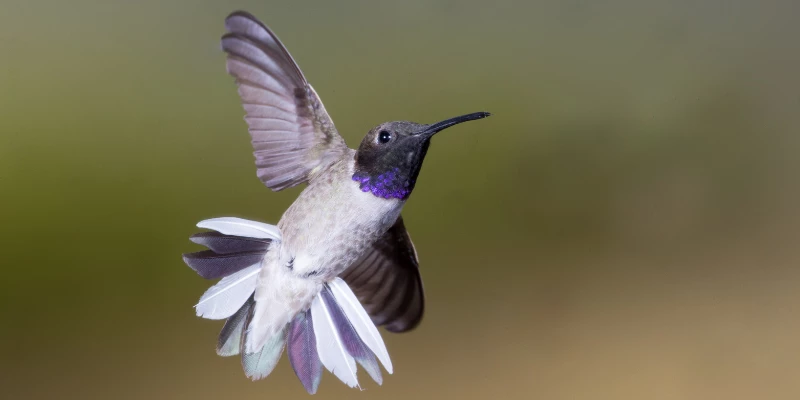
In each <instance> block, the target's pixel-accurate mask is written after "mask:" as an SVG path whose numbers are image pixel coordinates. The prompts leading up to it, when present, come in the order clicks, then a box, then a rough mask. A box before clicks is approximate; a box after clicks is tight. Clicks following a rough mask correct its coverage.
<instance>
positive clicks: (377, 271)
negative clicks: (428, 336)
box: [341, 217, 425, 332]
mask: <svg viewBox="0 0 800 400" xmlns="http://www.w3.org/2000/svg"><path fill="white" fill-rule="evenodd" d="M341 277H342V279H344V280H345V282H347V284H348V285H350V288H351V289H352V290H353V292H354V293H355V294H356V297H358V300H359V301H361V304H362V305H363V306H364V308H365V309H366V310H367V312H368V313H369V315H370V317H371V318H372V321H373V322H374V323H375V324H376V325H385V328H386V329H387V330H389V331H391V332H405V331H408V330H411V329H413V328H415V327H416V326H417V325H418V324H419V322H420V320H422V314H423V311H424V308H425V298H424V297H425V296H424V293H423V289H422V278H421V277H420V275H419V259H418V258H417V251H416V250H415V249H414V244H413V243H412V242H411V237H409V236H408V231H406V227H405V225H403V218H402V217H400V218H398V219H397V222H395V224H394V225H393V226H392V227H391V228H389V230H388V231H387V232H386V233H385V234H384V235H383V237H382V238H381V239H380V240H378V241H377V242H376V243H375V244H373V245H372V248H371V249H370V250H368V251H367V253H366V254H364V255H363V256H362V257H361V259H359V261H357V262H356V263H355V264H353V265H352V266H351V267H350V268H348V269H347V270H346V271H345V272H344V273H343V274H342V275H341Z"/></svg>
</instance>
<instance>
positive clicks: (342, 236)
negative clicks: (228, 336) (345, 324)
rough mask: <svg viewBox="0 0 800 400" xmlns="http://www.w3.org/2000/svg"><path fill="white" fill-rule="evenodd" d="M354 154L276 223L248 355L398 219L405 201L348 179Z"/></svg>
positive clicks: (260, 283)
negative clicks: (278, 239)
mask: <svg viewBox="0 0 800 400" xmlns="http://www.w3.org/2000/svg"><path fill="white" fill-rule="evenodd" d="M354 154H355V151H351V154H350V157H345V158H343V159H341V160H339V161H337V162H335V163H333V164H332V165H331V166H330V168H329V169H328V170H326V171H323V172H322V174H321V176H320V177H319V178H317V179H315V180H313V181H312V182H310V183H309V185H308V187H306V189H305V190H303V192H302V193H300V196H298V198H297V200H295V202H294V203H292V205H291V206H290V207H289V208H288V209H287V210H286V212H285V213H284V214H283V217H281V220H280V222H278V228H280V230H281V233H282V240H281V242H280V243H278V244H277V245H275V246H272V247H271V248H270V250H269V251H268V252H267V255H266V258H265V261H264V267H263V268H262V270H261V273H260V275H259V277H258V285H257V286H256V289H255V300H256V307H255V312H254V316H253V322H252V328H251V329H252V331H251V335H250V338H251V340H252V342H248V343H247V346H248V350H249V351H255V350H256V349H258V348H260V347H261V346H263V344H264V341H265V340H266V338H268V337H270V336H272V335H274V334H275V333H276V332H277V331H278V330H279V329H280V328H282V327H283V326H284V325H285V324H286V323H288V322H289V321H290V320H291V318H293V317H294V315H295V314H297V313H298V312H300V311H302V310H304V309H307V308H308V306H309V305H310V304H311V301H312V300H313V298H314V297H315V296H316V295H317V294H318V293H319V292H320V290H321V289H322V286H323V284H324V283H325V282H328V281H330V280H331V279H333V278H336V277H337V276H339V275H340V274H341V273H343V272H344V271H345V270H346V269H347V268H348V267H350V266H352V265H353V264H355V262H356V261H357V260H358V259H359V258H360V257H361V256H362V255H363V254H364V253H365V252H366V251H367V249H369V248H370V247H371V246H372V245H373V244H374V243H375V242H376V241H378V239H379V238H380V237H381V236H383V235H384V234H385V233H386V231H387V230H388V229H389V228H390V227H391V226H392V225H393V224H394V223H395V221H397V218H398V217H399V216H400V211H401V209H402V207H403V204H404V203H405V200H401V199H394V198H390V199H385V198H381V197H377V196H373V195H370V194H368V193H364V192H363V191H362V190H361V188H360V186H359V183H358V182H356V181H354V180H353V179H352V176H353V174H354V164H355V162H354V157H352V156H353V155H354Z"/></svg>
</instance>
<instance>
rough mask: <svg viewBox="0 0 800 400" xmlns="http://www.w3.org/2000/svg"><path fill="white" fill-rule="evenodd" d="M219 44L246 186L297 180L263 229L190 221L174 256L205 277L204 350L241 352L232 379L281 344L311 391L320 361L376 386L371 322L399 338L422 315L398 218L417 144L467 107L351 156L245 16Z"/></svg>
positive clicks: (394, 129)
mask: <svg viewBox="0 0 800 400" xmlns="http://www.w3.org/2000/svg"><path fill="white" fill-rule="evenodd" d="M225 28H226V30H227V33H226V34H225V35H224V36H223V37H222V48H223V50H224V51H225V52H226V53H227V55H228V57H227V68H228V72H229V73H230V74H231V75H232V76H234V77H235V78H236V84H237V85H238V92H239V96H240V98H241V101H242V105H243V107H244V110H245V112H246V116H245V121H246V122H247V125H248V131H249V133H250V137H251V142H252V145H253V149H254V155H255V159H256V167H257V175H258V177H259V179H260V180H261V181H262V182H263V183H264V184H265V185H266V186H267V187H269V188H270V189H272V190H276V191H277V190H282V189H285V188H288V187H292V186H295V185H299V184H303V183H307V184H308V186H307V187H306V188H305V190H303V192H302V193H301V194H300V196H299V197H298V198H297V200H296V201H295V202H294V203H293V204H292V205H291V206H290V207H289V208H288V209H287V210H286V212H285V213H284V214H283V217H282V218H281V219H280V221H279V222H278V225H277V226H274V225H268V224H264V223H261V222H256V221H248V220H243V219H239V218H231V217H223V218H214V219H210V220H205V221H201V222H200V223H198V224H197V226H198V227H200V228H205V229H210V230H212V232H204V233H199V234H196V235H194V236H192V238H191V240H192V241H193V242H195V243H197V244H200V245H203V246H205V247H207V248H208V249H209V250H206V251H201V252H197V253H190V254H185V255H184V261H185V262H186V263H187V264H188V265H189V267H191V268H192V269H194V270H195V271H197V273H198V274H199V275H200V276H202V277H203V278H206V279H217V278H222V279H221V280H220V281H219V282H218V283H217V284H216V285H214V286H213V287H211V288H210V289H209V290H208V291H206V293H205V294H204V295H203V296H202V297H201V299H200V302H199V303H198V304H197V306H196V309H197V315H198V316H201V317H204V318H208V319H226V320H227V321H226V322H225V326H224V327H223V329H222V331H221V332H220V335H219V340H218V344H217V353H218V354H220V355H222V356H233V355H237V354H239V355H241V357H242V367H243V369H244V371H245V374H246V375H247V376H249V377H251V378H253V379H261V378H263V377H265V376H267V375H269V374H270V372H271V371H272V369H273V368H274V367H275V365H276V364H277V363H278V360H279V359H280V356H281V354H282V353H283V351H284V349H287V351H288V353H289V354H288V356H289V361H290V362H291V365H292V368H293V369H294V371H295V373H296V374H297V377H298V378H299V379H300V381H301V382H302V384H303V386H304V387H305V389H306V390H307V391H308V392H309V393H315V392H316V390H317V387H318V386H319V382H320V379H321V376H322V367H323V366H324V367H325V368H327V369H328V370H329V371H331V372H332V373H333V374H334V375H336V376H337V377H338V378H339V379H341V380H342V381H343V382H344V383H346V384H347V385H348V386H351V387H353V386H357V385H358V379H357V377H356V363H358V364H360V365H361V366H362V367H363V368H364V369H365V370H366V371H367V373H368V374H369V375H370V377H372V378H373V379H374V380H375V381H376V382H378V383H379V384H380V383H381V382H382V381H383V378H382V376H381V370H380V367H379V365H378V361H380V363H381V364H382V365H383V366H384V368H386V370H387V371H388V372H389V373H391V372H392V364H391V360H390V359H389V354H388V352H387V351H386V347H385V345H384V343H383V340H382V339H381V337H380V334H379V333H378V330H377V327H376V326H378V325H381V326H384V327H385V328H386V329H387V330H389V331H392V332H404V331H408V330H410V329H413V328H414V327H416V326H417V324H419V322H420V320H421V319H422V315H423V310H424V296H423V289H422V280H421V278H420V275H419V263H418V258H417V253H416V250H415V249H414V245H413V243H412V242H411V238H410V237H409V235H408V232H407V231H406V228H405V225H404V224H403V219H402V217H401V216H400V211H401V209H402V207H403V205H404V204H405V202H406V200H407V199H408V197H409V195H410V194H411V192H412V190H413V189H414V185H415V183H416V179H417V176H418V174H419V171H420V169H421V167H422V161H423V159H424V158H425V154H426V153H427V150H428V147H429V145H430V139H431V137H432V136H433V135H434V134H436V133H437V132H439V131H441V130H443V129H445V128H447V127H449V126H452V125H455V124H457V123H460V122H464V121H470V120H474V119H480V118H484V117H486V116H488V115H489V114H488V113H473V114H468V115H464V116H461V117H456V118H451V119H449V120H445V121H442V122H439V123H436V124H431V125H426V124H418V123H413V122H407V121H395V122H386V123H383V124H380V125H378V126H376V127H375V128H373V129H372V130H370V131H369V132H368V133H367V135H366V136H365V137H364V139H363V140H362V142H361V144H360V146H359V147H358V150H354V149H350V148H348V147H347V146H346V144H345V143H344V139H342V137H341V136H340V135H339V133H338V132H337V130H336V127H335V126H334V124H333V121H332V120H331V118H330V116H329V115H328V113H327V111H326V110H325V107H324V106H323V105H322V101H321V100H320V98H319V96H318V95H317V93H316V92H315V91H314V89H313V88H312V87H311V85H310V84H309V83H308V81H307V80H306V78H305V76H303V73H302V72H301V71H300V68H299V67H298V66H297V64H296V63H295V61H294V59H293V58H292V57H291V55H289V52H288V51H287V50H286V48H285V47H284V46H283V44H282V43H281V42H280V41H279V40H278V38H277V36H275V34H274V33H272V31H270V30H269V29H268V28H267V27H266V26H265V25H264V24H262V23H261V22H260V21H258V20H257V19H256V18H255V17H253V16H252V15H250V14H248V13H245V12H241V11H238V12H234V13H232V14H231V15H229V16H228V18H226V20H225Z"/></svg>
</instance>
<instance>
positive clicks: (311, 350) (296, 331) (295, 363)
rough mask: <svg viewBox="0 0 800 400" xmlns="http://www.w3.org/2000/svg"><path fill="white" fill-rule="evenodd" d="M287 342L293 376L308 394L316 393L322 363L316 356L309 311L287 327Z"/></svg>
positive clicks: (320, 376)
mask: <svg viewBox="0 0 800 400" xmlns="http://www.w3.org/2000/svg"><path fill="white" fill-rule="evenodd" d="M287 342H288V343H287V347H288V350H287V352H288V353H289V362H290V363H291V364H292V369H294V373H295V375H297V378H299V379H300V382H301V383H302V384H303V387H305V388H306V391H307V392H308V393H309V394H314V393H316V392H317V388H318V387H319V382H320V380H322V363H321V362H320V360H319V355H318V354H317V339H316V337H315V336H314V325H313V322H312V321H311V310H306V311H304V312H301V313H300V314H297V316H296V317H295V318H294V320H293V321H292V323H291V326H290V327H289V337H288V341H287Z"/></svg>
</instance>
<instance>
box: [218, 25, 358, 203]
mask: <svg viewBox="0 0 800 400" xmlns="http://www.w3.org/2000/svg"><path fill="white" fill-rule="evenodd" d="M225 29H226V31H227V33H226V34H225V35H224V36H222V49H223V50H224V51H225V52H226V53H227V54H228V59H227V68H228V73H229V74H231V75H232V76H233V77H235V78H236V83H237V85H238V86H239V96H240V97H241V100H242V104H243V106H244V109H245V112H246V113H247V116H246V117H245V120H246V121H247V125H248V127H249V131H250V136H251V139H252V144H253V149H254V150H255V152H254V155H255V158H256V167H257V168H258V178H259V179H261V181H262V182H264V184H265V185H267V186H268V187H269V188H270V189H272V190H276V191H277V190H282V189H285V188H288V187H292V186H295V185H297V184H299V183H302V182H306V181H309V180H311V179H313V178H314V176H315V175H316V174H317V173H318V172H320V171H322V170H324V169H325V168H326V167H327V166H329V165H330V164H331V163H332V162H333V161H335V160H336V159H337V158H339V157H340V156H341V155H342V154H343V153H344V152H345V151H346V150H347V146H346V145H345V143H344V140H343V139H342V137H341V136H339V133H338V132H337V131H336V127H335V126H334V125H333V121H332V120H331V118H330V117H329V116H328V113H327V112H326V111H325V107H324V106H323V105H322V101H320V99H319V96H317V93H316V92H315V91H314V89H313V88H312V87H311V85H309V83H308V81H306V78H305V77H304V76H303V73H302V72H301V71H300V68H299V67H298V66H297V63H295V61H294V59H292V56H291V55H290V54H289V52H288V51H287V50H286V47H284V46H283V44H282V43H281V42H280V40H278V37H277V36H275V34H274V33H272V31H270V30H269V28H267V27H266V26H265V25H264V24H263V23H261V22H260V21H259V20H258V19H256V18H255V17H254V16H252V15H250V14H249V13H246V12H244V11H236V12H234V13H232V14H231V15H229V16H228V18H226V19H225Z"/></svg>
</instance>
